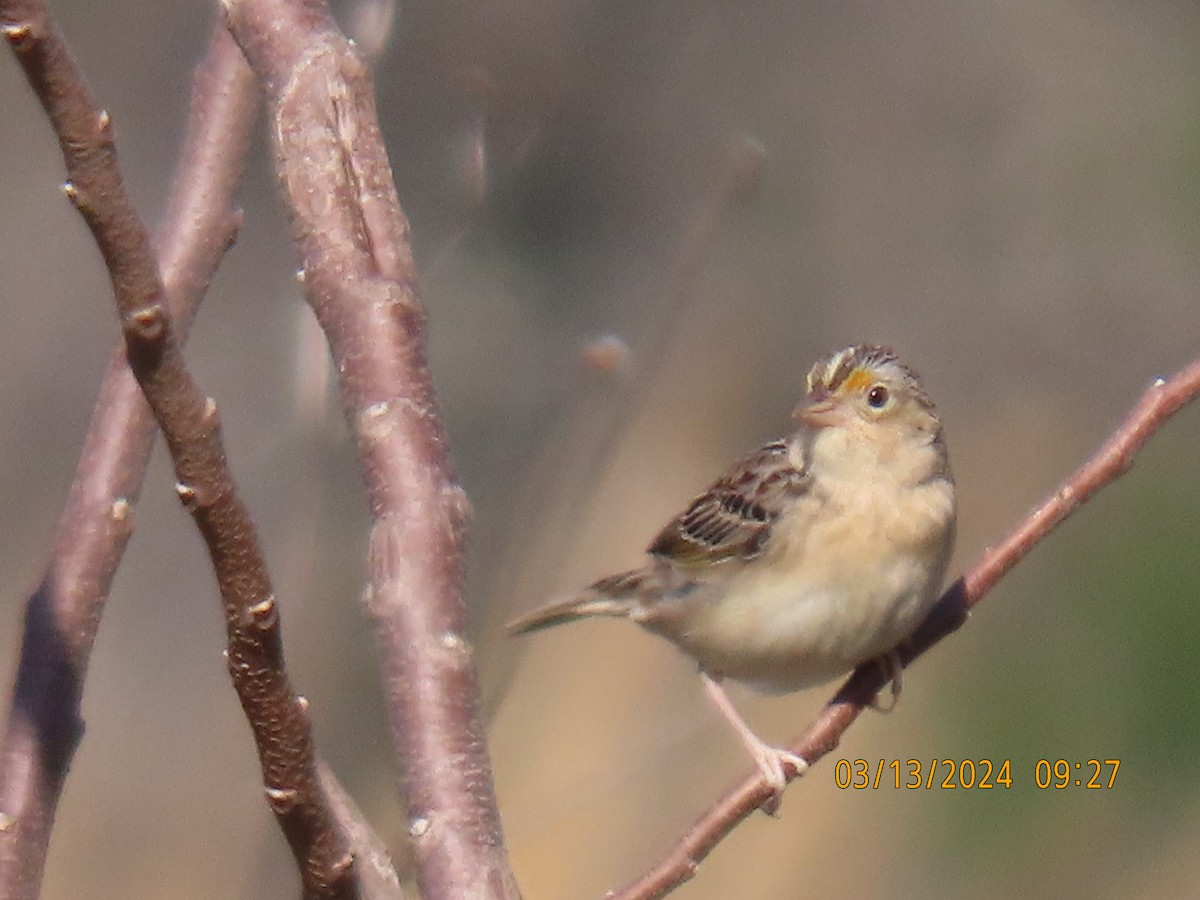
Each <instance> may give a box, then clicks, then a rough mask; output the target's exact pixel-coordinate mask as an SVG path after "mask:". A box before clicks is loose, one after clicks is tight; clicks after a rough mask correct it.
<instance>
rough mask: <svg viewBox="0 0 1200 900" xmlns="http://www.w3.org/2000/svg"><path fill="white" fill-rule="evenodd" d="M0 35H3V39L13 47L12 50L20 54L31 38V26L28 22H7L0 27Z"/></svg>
mask: <svg viewBox="0 0 1200 900" xmlns="http://www.w3.org/2000/svg"><path fill="white" fill-rule="evenodd" d="M0 33H3V34H4V39H5V40H6V41H8V42H9V43H10V44H12V45H13V49H14V50H16V51H17V52H20V51H21V50H23V49H25V47H26V46H28V44H29V41H30V38H32V37H33V26H32V25H30V24H29V23H28V22H7V23H5V24H4V26H3V27H0Z"/></svg>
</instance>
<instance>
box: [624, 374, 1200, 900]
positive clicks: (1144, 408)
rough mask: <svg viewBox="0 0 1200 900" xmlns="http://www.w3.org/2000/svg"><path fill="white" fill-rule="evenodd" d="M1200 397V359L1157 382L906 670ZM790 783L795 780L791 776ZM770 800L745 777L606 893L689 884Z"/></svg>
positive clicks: (853, 693)
mask: <svg viewBox="0 0 1200 900" xmlns="http://www.w3.org/2000/svg"><path fill="white" fill-rule="evenodd" d="M1198 395H1200V358H1197V359H1196V360H1195V361H1193V362H1192V363H1191V364H1190V365H1188V366H1187V367H1186V368H1184V369H1182V370H1181V371H1180V372H1178V373H1177V374H1176V375H1174V376H1173V377H1172V378H1170V379H1168V380H1165V381H1164V380H1163V379H1161V378H1160V379H1158V380H1157V381H1155V382H1154V384H1152V385H1151V386H1150V387H1149V388H1147V389H1146V392H1145V393H1144V394H1143V395H1142V398H1141V400H1139V401H1138V403H1137V405H1136V406H1135V407H1134V408H1133V410H1132V411H1131V412H1130V413H1129V415H1128V416H1127V417H1126V419H1125V421H1124V422H1123V423H1122V424H1121V426H1120V427H1119V428H1118V429H1117V430H1116V431H1115V432H1113V434H1112V436H1111V437H1109V439H1108V440H1107V441H1105V443H1104V444H1103V446H1101V447H1100V449H1099V450H1097V451H1096V453H1095V454H1093V455H1092V457H1091V458H1090V459H1088V461H1087V462H1085V463H1084V464H1083V465H1082V466H1080V467H1079V469H1077V470H1076V471H1075V472H1074V473H1073V474H1072V475H1071V476H1070V477H1069V478H1068V479H1067V480H1066V481H1064V482H1063V483H1062V485H1061V486H1060V487H1059V488H1058V490H1056V491H1055V492H1054V493H1053V494H1051V495H1050V496H1049V497H1048V498H1046V500H1044V501H1043V502H1042V504H1041V505H1040V506H1039V507H1038V508H1037V509H1035V510H1034V511H1033V512H1032V513H1030V515H1029V516H1028V517H1027V518H1026V519H1025V520H1024V521H1022V522H1021V523H1019V524H1018V525H1017V527H1016V528H1014V529H1013V530H1012V531H1011V532H1009V534H1008V535H1007V536H1006V537H1005V538H1004V539H1003V540H1002V541H1000V543H998V544H996V545H995V546H993V547H989V548H988V549H987V550H986V551H984V553H983V556H981V557H980V558H979V559H978V560H977V561H976V563H975V564H974V565H973V566H972V567H971V568H970V570H968V572H967V573H966V575H964V576H963V577H962V578H960V579H959V580H958V581H956V582H955V583H954V584H952V585H951V586H950V588H949V589H947V591H946V593H945V594H943V595H942V598H941V599H940V600H939V601H938V604H937V606H936V607H934V609H933V611H932V612H931V613H930V614H929V616H928V618H926V620H925V621H924V622H923V623H922V624H921V627H920V628H918V629H917V631H916V633H915V634H914V635H913V636H912V637H911V638H910V639H909V640H908V641H907V642H906V643H905V645H904V646H903V647H902V648H901V657H902V660H903V664H904V665H906V666H907V665H908V664H909V663H910V662H912V661H913V660H914V659H916V658H917V657H918V656H920V655H921V654H923V653H925V651H927V650H928V649H929V648H930V647H932V646H933V645H934V644H936V643H937V642H938V641H940V640H941V639H942V638H944V637H946V636H947V635H949V634H951V633H953V632H954V631H956V630H957V629H958V628H959V627H960V626H962V624H963V623H964V622H966V620H967V614H968V613H969V611H970V609H971V607H972V606H974V605H975V604H976V603H978V602H979V601H980V600H982V599H983V598H984V597H985V596H986V595H987V593H988V592H989V591H990V590H991V589H992V588H993V587H995V585H996V582H998V581H999V580H1000V579H1001V578H1002V577H1004V575H1005V574H1007V573H1008V572H1009V570H1011V569H1012V568H1013V566H1015V565H1016V564H1017V563H1018V562H1020V561H1021V559H1022V558H1024V556H1025V555H1026V554H1027V553H1028V552H1029V551H1030V550H1032V549H1033V548H1034V546H1036V545H1037V544H1038V543H1039V542H1040V541H1041V540H1042V539H1043V538H1044V537H1046V535H1048V534H1049V533H1050V532H1051V531H1053V530H1054V529H1055V528H1057V527H1058V526H1059V525H1061V524H1062V523H1063V521H1064V520H1065V519H1066V518H1067V517H1068V516H1069V515H1071V513H1073V512H1075V510H1077V509H1078V508H1079V507H1080V506H1081V505H1082V504H1083V503H1085V502H1086V501H1087V500H1089V499H1090V498H1091V497H1092V496H1093V495H1094V494H1095V493H1096V492H1097V491H1099V490H1101V489H1102V488H1104V487H1106V486H1107V485H1109V484H1111V483H1112V482H1113V481H1115V480H1116V479H1117V478H1119V477H1120V476H1122V475H1124V474H1125V473H1126V472H1128V471H1129V469H1130V467H1131V466H1132V465H1133V458H1134V456H1136V455H1137V453H1138V451H1139V450H1141V449H1142V447H1143V446H1144V445H1145V443H1146V442H1147V441H1148V440H1149V439H1150V437H1151V436H1152V435H1153V434H1154V433H1155V432H1156V431H1158V429H1160V428H1161V427H1162V426H1163V425H1165V424H1166V422H1167V420H1168V419H1170V418H1171V417H1172V416H1173V415H1175V413H1177V412H1179V410H1181V409H1182V408H1183V407H1184V406H1186V405H1187V404H1189V403H1191V402H1192V401H1193V400H1195V399H1196V397H1197V396H1198ZM886 678H887V675H886V673H884V671H883V670H882V667H880V666H878V665H876V664H875V663H873V662H872V663H867V664H866V665H863V666H861V667H860V668H858V669H857V670H855V672H854V674H852V675H851V676H850V678H849V679H848V680H847V681H846V683H845V684H843V685H842V687H841V688H840V689H839V690H838V692H837V694H835V695H834V697H833V699H832V700H830V701H829V703H828V704H826V706H825V708H824V709H823V710H822V711H821V713H820V714H819V715H818V717H817V719H816V721H815V722H813V724H812V725H810V726H809V728H808V730H807V731H806V732H805V733H804V734H803V735H801V736H800V737H798V738H797V739H796V740H795V741H793V742H792V743H791V744H790V746H789V748H788V749H790V750H792V751H793V752H795V753H797V754H799V755H800V756H802V757H804V758H805V759H806V760H808V762H809V764H810V765H811V764H813V763H815V762H816V761H817V760H818V759H820V758H821V757H822V756H824V755H825V754H827V753H829V752H830V751H832V750H833V749H834V748H835V747H837V745H838V742H839V741H840V740H841V738H842V735H843V734H844V733H845V732H846V729H847V728H849V727H850V725H851V724H853V722H854V720H855V719H857V718H858V716H859V713H861V712H862V711H863V709H864V708H865V707H866V706H867V705H868V704H870V702H871V699H872V698H873V697H874V696H875V695H876V694H877V693H878V691H879V690H880V689H881V688H882V687H883V686H884V683H885V681H886ZM788 775H789V780H790V778H793V777H795V773H794V772H789V773H788ZM770 795H771V788H770V787H768V786H767V785H766V783H765V782H764V781H763V779H762V777H761V776H760V775H757V774H755V775H753V776H751V777H748V778H746V779H744V780H743V781H742V782H741V783H740V784H738V785H737V786H736V787H734V788H733V789H732V790H730V792H729V793H728V794H726V795H725V796H724V797H722V798H721V799H720V800H718V801H717V802H716V803H715V804H714V805H713V806H712V807H711V808H710V809H709V810H708V811H707V812H705V813H704V814H703V815H702V816H701V817H700V818H699V819H697V820H696V821H695V822H694V823H693V824H692V826H691V827H690V828H689V829H688V830H687V832H686V833H685V834H684V835H683V836H682V837H681V838H680V839H679V841H678V843H677V844H676V845H675V846H674V847H673V848H671V850H670V852H669V853H668V854H667V856H666V857H665V858H664V859H663V860H662V861H661V862H660V863H658V865H656V866H655V867H654V868H652V869H651V870H650V871H649V872H647V873H645V874H644V875H642V876H641V877H640V878H638V879H637V880H636V881H634V882H633V883H631V884H630V885H628V886H627V887H625V888H623V889H621V890H618V891H613V892H611V893H609V894H608V897H609V898H610V900H653V898H658V897H662V896H664V895H666V894H668V893H670V892H671V891H673V890H674V889H675V888H677V887H679V885H681V884H683V882H685V881H687V880H688V879H690V878H691V877H692V876H693V875H694V874H695V873H696V869H697V868H698V867H699V865H700V863H701V861H703V859H704V858H705V857H706V856H708V854H709V853H710V852H712V850H713V848H715V847H716V846H717V844H719V843H720V842H721V841H722V840H723V839H724V838H725V837H726V836H727V835H728V834H729V833H730V832H731V831H733V829H734V828H736V827H737V826H738V824H740V823H741V822H742V821H743V820H744V819H746V818H748V817H749V816H750V814H751V813H753V812H754V811H755V810H756V809H758V807H759V806H761V805H762V803H763V802H764V801H765V800H766V799H767V798H768V797H769V796H770Z"/></svg>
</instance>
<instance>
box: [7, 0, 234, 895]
mask: <svg viewBox="0 0 1200 900" xmlns="http://www.w3.org/2000/svg"><path fill="white" fill-rule="evenodd" d="M38 15H39V14H38V12H37V9H36V8H34V7H31V6H29V5H28V4H20V3H10V2H0V19H2V21H3V26H4V34H5V36H6V37H7V38H8V40H9V41H10V42H11V43H12V44H13V45H14V47H15V48H18V49H19V48H20V46H21V44H22V43H23V41H25V40H27V37H23V28H22V24H18V23H23V24H24V25H25V26H28V27H29V28H31V29H42V30H43V31H44V27H45V26H44V25H43V24H39V23H40V22H42V21H44V20H41V19H39V18H38ZM52 52H54V53H63V54H65V50H63V49H61V45H58V49H56V50H54V51H52ZM23 58H25V59H28V60H29V61H30V62H31V63H32V62H33V58H32V57H29V56H26V57H23ZM32 74H36V73H31V75H32ZM37 77H38V78H45V77H47V73H42V74H41V75H37ZM43 96H46V95H43ZM255 106H256V103H255V92H254V81H253V76H252V75H251V73H250V70H249V68H248V67H247V66H246V64H245V61H244V60H243V59H242V55H241V51H239V50H238V48H237V46H236V45H235V44H234V43H233V41H232V40H231V39H230V38H229V36H228V33H227V32H226V30H225V29H224V27H222V26H221V25H220V23H218V27H217V28H216V29H214V31H213V35H212V38H211V40H210V43H209V47H208V51H207V53H206V56H205V58H204V60H203V62H202V63H201V65H200V67H199V68H198V69H197V71H196V75H195V79H194V84H193V90H192V106H191V113H190V116H189V119H188V126H187V134H186V137H185V139H184V149H183V154H182V156H181V158H180V161H179V165H178V167H177V170H176V176H175V180H174V181H173V183H172V193H171V199H170V202H169V205H168V211H167V215H166V217H165V219H164V222H163V225H162V228H161V231H160V234H159V241H158V253H159V268H160V270H161V272H162V278H163V287H164V289H165V290H166V293H167V297H168V298H169V301H170V303H171V308H172V309H173V310H174V311H175V313H176V316H177V322H178V326H177V327H178V328H179V329H180V332H181V337H182V336H183V331H184V330H186V327H187V325H188V324H189V323H190V321H191V319H192V317H193V315H194V313H195V310H196V307H197V305H198V304H199V302H200V299H201V297H202V296H203V295H204V292H205V291H206V290H207V288H208V283H209V280H210V278H211V277H212V275H213V273H214V272H215V271H216V268H217V265H218V264H219V263H220V261H221V259H222V257H223V256H224V255H225V250H226V248H227V247H228V246H229V245H230V244H232V242H233V239H234V236H235V235H236V232H237V228H238V224H239V216H238V214H237V213H236V212H235V210H234V208H233V195H234V193H235V192H236V190H237V186H238V184H239V182H240V181H241V175H242V159H243V158H244V156H245V153H246V147H247V144H248V142H249V134H250V127H251V125H252V123H253V120H254V110H255ZM155 428H156V427H155V424H154V420H153V417H152V416H151V415H150V410H149V408H148V407H147V406H146V402H145V400H144V399H143V398H142V393H141V390H140V389H139V388H138V386H137V382H136V381H134V379H133V375H132V374H131V373H130V371H129V367H128V366H127V365H126V362H125V350H124V347H123V346H122V347H119V348H118V349H117V350H116V351H115V352H114V353H113V356H112V359H111V361H110V362H109V365H108V369H107V372H106V374H105V377H104V381H103V383H102V384H101V387H100V392H99V396H98V397H97V400H96V405H95V411H94V412H93V415H92V422H91V425H90V427H89V428H88V432H87V436H86V438H85V439H84V445H83V451H82V453H81V454H80V459H79V465H78V468H77V469H76V472H75V479H74V481H73V482H72V484H71V490H70V495H69V497H68V500H67V504H66V507H65V508H64V510H63V513H62V518H61V519H60V521H59V525H58V533H57V535H56V537H55V541H54V549H53V551H52V554H51V558H50V561H49V563H48V565H47V567H46V571H45V574H44V575H43V576H42V581H41V584H40V585H39V586H38V588H37V589H36V590H35V591H34V592H33V593H32V594H31V595H30V597H29V598H28V601H27V604H26V612H25V636H24V640H23V643H22V646H21V656H20V662H19V663H18V668H17V675H16V682H15V686H14V689H13V697H12V702H11V706H10V709H9V714H8V721H7V724H6V728H5V732H4V737H3V741H2V742H0V810H2V811H3V812H2V813H0V819H2V824H3V827H0V896H3V897H9V898H15V900H23V898H33V897H36V896H37V894H38V890H39V886H40V884H41V879H42V871H43V867H44V865H45V858H46V847H47V843H48V841H49V839H50V830H51V828H52V826H53V824H54V815H55V810H56V808H57V805H58V798H59V796H60V794H61V792H62V789H63V784H64V781H65V779H66V775H67V768H68V767H69V765H70V763H71V758H72V756H73V754H74V751H75V746H76V744H77V742H78V740H79V736H80V734H81V733H82V730H83V723H82V720H81V718H80V711H79V708H80V698H81V695H82V693H83V679H84V676H85V675H86V673H87V665H88V659H89V657H90V655H91V649H92V644H93V642H94V640H95V637H96V629H97V627H98V626H99V623H100V616H101V613H102V612H103V609H104V603H105V600H107V598H108V592H109V589H110V587H111V585H112V579H113V575H114V574H115V572H116V570H117V566H118V565H119V564H120V561H121V557H122V555H123V553H124V550H125V545H126V542H127V541H128V539H129V535H130V534H131V533H132V530H133V508H134V506H136V504H137V499H138V495H139V493H140V490H141V485H142V478H143V476H144V474H145V470H146V462H147V460H148V459H149V456H150V448H151V446H152V444H153V440H154V433H155Z"/></svg>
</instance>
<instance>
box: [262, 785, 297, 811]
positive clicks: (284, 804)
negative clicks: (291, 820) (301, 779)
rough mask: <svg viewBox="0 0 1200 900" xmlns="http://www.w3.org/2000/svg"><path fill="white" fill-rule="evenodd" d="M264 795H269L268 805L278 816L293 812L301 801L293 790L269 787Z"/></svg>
mask: <svg viewBox="0 0 1200 900" xmlns="http://www.w3.org/2000/svg"><path fill="white" fill-rule="evenodd" d="M264 793H265V794H266V795H267V803H268V804H269V805H270V807H271V810H272V811H273V812H274V813H275V815H277V816H281V815H283V814H284V813H288V812H291V811H292V809H293V808H295V806H296V801H297V800H298V799H300V795H299V793H298V792H297V791H295V790H294V789H292V788H275V787H268V788H267V789H266V790H265V791H264Z"/></svg>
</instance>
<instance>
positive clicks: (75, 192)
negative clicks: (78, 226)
mask: <svg viewBox="0 0 1200 900" xmlns="http://www.w3.org/2000/svg"><path fill="white" fill-rule="evenodd" d="M59 190H61V191H62V194H63V196H64V197H66V198H67V199H68V200H70V201H71V205H72V206H74V207H75V208H76V209H78V208H79V188H77V187H75V184H74V182H71V181H64V182H63V183H62V187H60V188H59Z"/></svg>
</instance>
